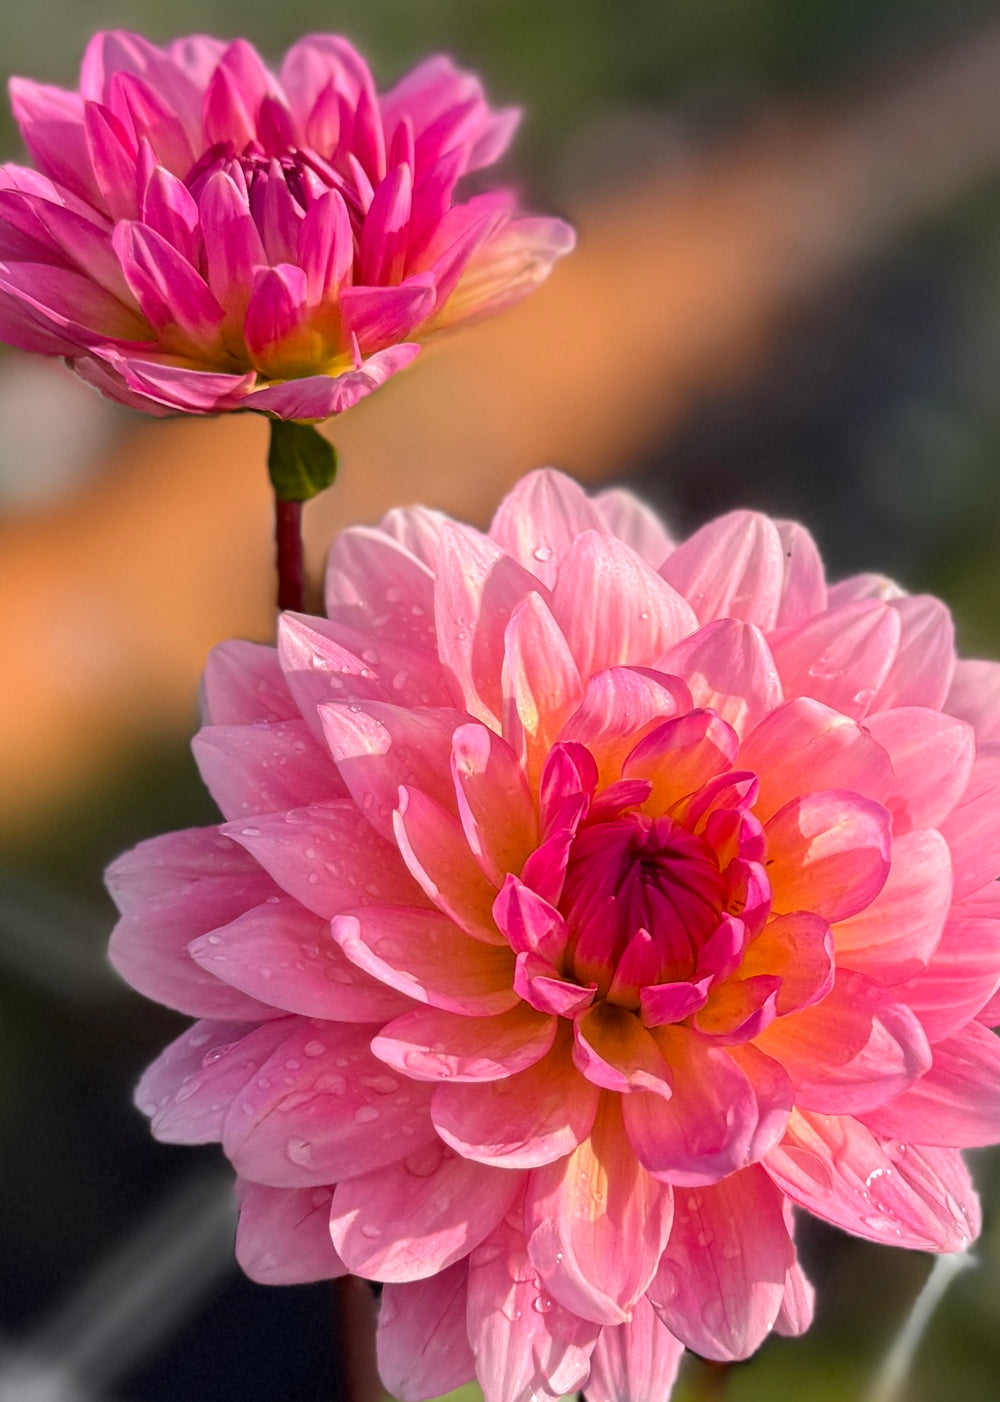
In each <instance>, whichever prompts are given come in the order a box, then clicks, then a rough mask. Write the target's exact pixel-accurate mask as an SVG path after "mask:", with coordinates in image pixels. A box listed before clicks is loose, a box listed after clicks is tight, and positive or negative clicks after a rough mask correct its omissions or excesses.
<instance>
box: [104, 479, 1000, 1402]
mask: <svg viewBox="0 0 1000 1402" xmlns="http://www.w3.org/2000/svg"><path fill="white" fill-rule="evenodd" d="M327 610H328V618H326V619H320V618H310V617H304V616H299V615H294V614H286V615H284V617H283V618H282V620H281V625H280V630H279V640H278V646H277V650H274V649H271V648H268V647H263V646H257V645H253V644H250V643H239V642H236V643H228V644H225V645H223V646H222V647H220V648H219V649H218V650H217V651H216V652H215V654H214V655H213V657H212V659H211V662H210V664H209V668H208V673H207V677H206V684H205V704H206V710H207V724H206V725H205V728H204V729H203V730H202V731H201V732H200V734H199V735H198V737H197V739H196V741H195V750H196V754H197V757H198V762H199V764H200V766H201V771H202V774H203V775H204V777H205V780H206V782H207V784H208V786H209V788H210V789H211V791H212V793H213V795H214V796H215V799H216V801H217V802H218V804H219V806H220V808H221V809H222V811H223V813H224V814H225V815H226V819H227V821H226V822H225V823H224V824H223V825H222V826H220V827H217V828H216V827H213V828H208V829H195V830H192V831H188V832H181V833H175V834H173V835H171V836H167V837H162V838H158V839H154V840H153V841H151V842H147V843H144V844H143V845H141V846H140V847H138V848H137V849H136V850H135V851H134V852H132V853H130V854H128V855H127V856H125V857H123V858H121V859H120V860H119V861H118V862H117V863H116V864H115V865H114V866H113V867H112V869H111V873H110V885H111V889H112V891H113V892H114V894H115V897H116V899H117V901H118V902H119V905H120V907H121V910H122V919H121V922H120V924H119V925H118V928H117V930H116V932H115V934H114V937H113V941H112V958H113V960H114V963H115V964H116V966H117V967H118V969H119V970H120V971H121V972H122V974H123V975H124V976H125V977H126V978H127V979H128V980H129V981H130V982H131V983H132V984H133V985H134V986H135V987H136V988H138V989H140V990H141V991H142V992H144V993H146V994H147V995H149V996H151V997H153V998H157V999H159V1000H161V1001H163V1002H165V1003H168V1004H170V1005H171V1006H173V1007H175V1008H179V1009H181V1010H182V1011H184V1012H187V1013H190V1014H194V1015H196V1016H197V1017H199V1018H200V1019H201V1020H200V1021H199V1022H198V1023H197V1024H196V1025H195V1026H194V1027H193V1028H192V1029H191V1030H190V1031H188V1032H186V1033H185V1034H184V1035H183V1036H182V1037H181V1038H180V1039H179V1040H178V1041H177V1042H175V1043H174V1044H173V1045H172V1046H171V1047H170V1048H169V1049H168V1050H167V1051H166V1052H165V1053H164V1054H163V1055H162V1056H161V1057H160V1059H159V1060H158V1061H157V1062H156V1063H155V1064H154V1065H153V1066H152V1067H151V1068H150V1070H149V1071H148V1072H147V1073H146V1075H145V1078H144V1079H143V1081H142V1084H141V1087H140V1091H139V1104H140V1105H141V1107H142V1109H143V1110H144V1111H146V1112H147V1113H148V1114H149V1115H150V1116H152V1120H153V1129H154V1132H155V1134H157V1135H158V1136H159V1137H160V1138H161V1139H164V1140H168V1141H179V1142H184V1143H198V1142H202V1141H206V1140H221V1141H222V1144H223V1147H224V1149H225V1152H226V1154H227V1155H228V1157H229V1159H230V1160H231V1162H232V1163H233V1165H234V1167H235V1169H236V1171H237V1173H238V1174H239V1178H240V1196H241V1203H242V1216H241V1220H240V1227H239V1236H238V1239H237V1252H238V1255H239V1258H240V1260H241V1261H242V1263H243V1265H244V1268H245V1269H246V1270H247V1271H248V1272H249V1273H250V1274H251V1275H252V1276H254V1277H255V1278H256V1279H258V1280H262V1281H274V1282H282V1281H305V1280H312V1279H316V1278H319V1277H323V1276H335V1275H337V1274H338V1273H341V1272H344V1271H352V1272H355V1273H357V1274H359V1275H362V1276H367V1277H369V1278H370V1279H372V1280H378V1281H382V1282H384V1283H385V1288H384V1290H383V1292H382V1307H381V1319H380V1325H379V1345H378V1346H379V1357H380V1360H381V1368H382V1374H383V1378H384V1380H385V1383H386V1385H387V1387H389V1389H390V1390H392V1391H393V1392H395V1393H397V1394H398V1395H399V1396H400V1397H402V1398H404V1399H418V1398H426V1397H432V1396H435V1395H436V1394H439V1393H443V1392H445V1391H447V1390H448V1389H449V1388H452V1387H454V1386H456V1385H457V1384H460V1383H462V1382H464V1381H465V1380H467V1379H468V1378H470V1377H471V1376H472V1375H473V1373H474V1372H475V1374H476V1376H478V1378H479V1380H480V1382H481V1383H482V1385H483V1388H484V1390H485V1393H486V1397H487V1399H488V1402H527V1399H529V1398H536V1399H538V1398H542V1399H544V1398H547V1397H550V1396H551V1397H555V1396H558V1395H559V1394H561V1393H565V1392H569V1391H572V1390H574V1389H576V1388H585V1389H586V1395H587V1398H588V1402H661V1400H662V1399H663V1398H664V1396H665V1395H666V1392H667V1390H668V1389H669V1382H670V1379H671V1378H672V1377H673V1375H674V1373H675V1371H676V1368H677V1364H678V1361H679V1357H680V1354H681V1352H682V1348H683V1347H684V1346H687V1347H688V1348H691V1349H693V1350H695V1351H696V1352H697V1353H699V1354H701V1355H703V1356H704V1357H707V1358H711V1359H720V1360H723V1359H735V1358H742V1357H744V1356H746V1355H747V1354H749V1353H751V1352H752V1351H753V1350H754V1349H755V1348H756V1347H757V1346H758V1345H759V1344H760V1342H761V1340H762V1339H763V1338H764V1337H765V1336H766V1335H767V1333H768V1332H769V1331H770V1330H771V1329H777V1330H779V1331H781V1332H784V1333H797V1332H799V1331H801V1330H803V1329H804V1328H805V1327H806V1326H807V1324H808V1322H809V1318H810V1314H811V1308H812V1292H811V1289H810V1286H809V1285H808V1283H807V1281H806V1280H805V1278H804V1277H803V1274H802V1272H801V1270H800V1268H799V1266H798V1265H797V1263H796V1254H795V1245H794V1240H793V1227H794V1211H795V1209H796V1208H804V1209H806V1210H807V1211H809V1212H811V1213H814V1214H815V1215H816V1216H818V1217H821V1218H823V1219H824V1220H825V1221H827V1222H832V1223H834V1224H836V1225H837V1226H840V1227H843V1228H844V1229H846V1230H847V1231H849V1232H854V1233H856V1234H857V1235H859V1236H863V1237H867V1238H869V1239H871V1240H874V1241H881V1242H887V1243H890V1244H892V1245H896V1246H909V1247H917V1248H921V1249H924V1250H931V1251H955V1250H958V1249H960V1248H962V1247H964V1246H965V1245H966V1244H967V1243H968V1242H969V1241H970V1240H971V1239H972V1238H973V1237H974V1236H975V1235H976V1233H977V1232H978V1230H979V1207H978V1203H977V1199H976V1195H975V1192H974V1190H973V1188H972V1185H971V1183H970V1180H969V1176H968V1173H967V1171H966V1168H965V1165H964V1163H963V1160H962V1156H961V1152H960V1150H961V1149H962V1148H963V1147H965V1146H968V1145H977V1144H987V1143H991V1142H994V1141H996V1140H998V1139H1000V1049H998V1043H997V1041H996V1039H995V1037H994V1035H993V1033H992V1032H991V1031H990V1030H989V1028H990V1025H991V1023H992V1022H993V1021H994V1020H997V1019H998V1018H1000V1012H998V1008H997V1003H996V1001H994V994H995V992H996V990H997V987H998V984H1000V886H998V884H997V881H996V877H997V875H998V873H1000V743H998V742H1000V666H998V665H997V664H993V663H986V662H957V663H956V660H955V652H954V645H953V636H952V624H951V620H950V617H949V615H948V612H947V610H946V609H945V607H944V606H943V605H942V604H941V603H939V602H938V601H937V600H936V599H933V598H929V597H926V596H915V597H911V596H908V595H905V594H902V593H901V592H900V591H899V590H898V589H896V588H894V587H893V586H892V585H890V584H888V582H887V581H885V580H883V579H880V578H876V577H874V576H861V577H858V578H854V579H850V580H848V581H846V582H845V583H843V584H840V585H836V586H834V587H832V588H828V586H827V584H826V582H825V579H824V575H823V569H822V566H821V563H820V560H819V557H818V555H817V552H816V548H815V546H814V544H813V542H812V540H811V539H810V537H809V536H808V534H807V533H806V532H805V531H804V530H803V529H802V528H801V527H800V526H796V525H790V524H788V523H786V522H774V521H771V520H769V519H768V518H766V517H763V516H758V515H754V514H752V513H750V512H736V513H734V514H732V515H729V516H725V517H723V518H722V519H720V520H718V521H714V522H712V523H711V524H710V525H708V526H705V527H704V528H703V529H702V530H700V531H698V532H697V533H696V534H695V535H693V536H692V537H691V538H690V539H689V540H687V541H685V542H684V543H683V544H681V545H678V546H676V547H675V546H673V545H672V544H671V542H670V540H669V539H668V537H667V536H666V534H665V533H664V531H663V530H662V528H661V527H660V526H659V524H658V523H657V522H656V520H655V519H654V518H653V517H652V516H650V515H649V513H648V512H647V511H646V510H645V509H644V508H643V507H641V506H640V505H639V504H638V503H637V502H636V501H634V500H633V499H632V498H631V497H629V496H627V495H625V494H623V493H621V492H618V491H610V492H604V493H602V494H600V495H599V496H597V497H596V498H594V499H592V500H590V499H588V498H587V497H586V496H585V495H584V494H583V492H582V491H581V490H580V489H579V488H578V487H576V486H575V485H574V484H573V483H572V482H570V481H569V480H567V479H566V478H564V477H561V476H559V475H557V474H555V473H550V472H544V473H538V474H535V475H533V476H530V477H528V478H526V479H525V480H524V481H523V482H521V484H520V485H519V486H518V487H517V488H516V489H515V491H514V492H513V493H512V494H511V495H510V496H509V497H508V498H507V499H506V501H505V502H504V503H503V504H502V506H501V507H500V509H499V511H498V512H497V515H496V517H495V518H494V521H493V524H492V526H491V528H490V530H489V532H488V533H487V534H485V535H484V534H481V533H480V532H479V531H476V530H473V529H471V528H470V527H468V526H464V525H459V524H457V523H456V522H454V521H451V520H448V519H446V518H445V517H443V516H440V515H437V514H435V513H433V512H429V511H423V510H419V509H415V510H409V511H393V512H391V513H390V514H389V515H388V516H387V517H386V518H385V519H384V520H383V521H382V523H381V525H380V526H379V527H377V528H376V529H371V530H369V529H361V528H359V529H352V530H348V531H345V532H344V534H343V535H341V536H340V537H339V539H338V540H337V542H336V543H335V545H334V547H333V551H332V554H331V558H330V565H329V573H328V576H327Z"/></svg>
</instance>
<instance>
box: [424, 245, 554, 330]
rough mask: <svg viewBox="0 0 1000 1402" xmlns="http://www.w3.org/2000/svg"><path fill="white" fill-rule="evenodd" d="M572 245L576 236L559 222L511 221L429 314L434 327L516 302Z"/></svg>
mask: <svg viewBox="0 0 1000 1402" xmlns="http://www.w3.org/2000/svg"><path fill="white" fill-rule="evenodd" d="M575 244H576V235H575V234H574V232H573V230H572V229H571V228H570V226H569V225H568V224H564V223H563V221H562V220H561V219H514V220H512V221H511V222H510V223H509V224H507V225H506V226H505V227H504V228H503V229H501V230H500V232H499V233H498V234H496V235H495V236H494V237H493V238H491V239H489V240H488V241H487V242H486V243H485V244H484V245H483V246H482V248H480V249H479V250H478V252H477V253H476V254H475V256H474V257H473V258H472V260H471V261H470V263H469V265H468V267H467V268H466V270H465V272H464V273H463V274H462V276H461V278H459V281H458V284H457V286H456V287H455V290H454V291H453V292H452V294H451V296H450V297H449V298H448V300H447V302H445V304H444V306H443V307H441V308H439V310H438V311H437V312H436V313H435V315H434V322H433V324H434V326H435V327H437V328H444V327H445V326H453V325H454V324H455V323H456V322H459V321H465V320H466V319H468V318H469V317H473V316H485V315H486V314H487V313H488V312H495V311H499V310H500V309H501V308H502V307H509V306H512V305H513V304H514V303H515V302H519V301H521V299H522V298H523V297H527V296H528V295H529V293H531V292H533V291H534V290H535V288H536V287H539V286H540V285H541V284H542V283H543V282H544V281H545V279H546V278H547V277H548V275H549V273H550V272H551V271H552V268H553V265H554V264H555V262H556V260H557V259H559V258H562V257H564V256H565V255H566V254H567V253H570V252H571V251H572V249H573V248H574V246H575Z"/></svg>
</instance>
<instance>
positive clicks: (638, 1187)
mask: <svg viewBox="0 0 1000 1402" xmlns="http://www.w3.org/2000/svg"><path fill="white" fill-rule="evenodd" d="M672 1218H673V1193H672V1191H671V1189H670V1188H669V1187H668V1186H667V1185H666V1184H664V1183H659V1182H657V1180H656V1179H655V1178H652V1177H650V1175H649V1174H648V1173H647V1172H646V1170H645V1169H644V1168H642V1167H641V1166H640V1165H639V1164H638V1163H637V1162H636V1159H635V1155H634V1154H633V1152H632V1148H631V1145H630V1144H629V1142H628V1139H627V1138H626V1136H625V1132H624V1129H623V1127H622V1122H621V1113H620V1111H619V1109H618V1104H617V1102H616V1100H615V1099H613V1098H612V1097H609V1096H605V1097H604V1099H603V1101H602V1103H601V1109H600V1111H599V1113H598V1116H597V1119H596V1121H595V1123H594V1127H593V1129H592V1130H591V1132H590V1134H589V1135H588V1137H587V1138H586V1139H584V1140H582V1141H581V1143H580V1144H578V1145H577V1147H576V1148H575V1149H574V1150H573V1152H572V1153H571V1154H569V1155H568V1156H567V1157H566V1158H565V1159H561V1160H559V1161H558V1162H556V1163H551V1164H548V1165H546V1166H545V1167H543V1168H536V1169H534V1170H533V1172H532V1173H531V1176H530V1177H529V1179H528V1189H527V1194H526V1196H525V1203H524V1231H525V1236H526V1238H527V1242H528V1254H529V1256H530V1257H531V1260H532V1264H533V1265H534V1266H535V1269H536V1270H537V1271H538V1273H539V1275H540V1276H541V1277H542V1281H543V1284H544V1288H545V1290H546V1291H547V1292H548V1293H549V1294H551V1295H552V1296H553V1297H554V1299H556V1300H558V1302H559V1303H560V1304H561V1305H565V1307H566V1308H567V1309H569V1310H572V1311H573V1313H574V1314H577V1315H579V1316H580V1317H581V1318H583V1319H590V1320H593V1321H594V1322H595V1323H597V1324H608V1325H615V1324H624V1323H626V1322H627V1320H628V1318H629V1313H630V1311H631V1309H632V1307H633V1305H634V1304H635V1303H636V1301H637V1300H638V1299H639V1298H640V1297H641V1296H642V1294H643V1292H644V1291H645V1290H646V1287H647V1286H648V1285H649V1283H650V1281H651V1280H652V1279H653V1276H654V1274H655V1272H656V1267H657V1263H658V1261H659V1259H660V1255H661V1253H662V1251H663V1249H664V1247H665V1246H666V1244H667V1238H668V1237H669V1235H670V1224H671V1220H672Z"/></svg>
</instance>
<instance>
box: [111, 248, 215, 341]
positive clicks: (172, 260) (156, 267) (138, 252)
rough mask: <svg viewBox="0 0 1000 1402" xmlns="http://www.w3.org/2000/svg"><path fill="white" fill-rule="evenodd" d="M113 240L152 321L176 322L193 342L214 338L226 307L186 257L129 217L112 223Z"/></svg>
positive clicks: (158, 325) (159, 324) (159, 326)
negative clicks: (114, 223)
mask: <svg viewBox="0 0 1000 1402" xmlns="http://www.w3.org/2000/svg"><path fill="white" fill-rule="evenodd" d="M112 244H113V246H114V250H115V252H116V253H117V255H118V258H119V261H120V262H121V265H122V271H123V272H124V274H125V279H126V281H127V282H128V285H129V287H130V288H131V289H132V292H133V294H134V295H135V298H136V300H137V301H138V303H139V305H140V306H141V307H142V311H143V315H144V316H145V317H146V320H147V321H148V322H149V323H150V325H151V326H153V327H154V328H155V329H156V330H157V331H159V332H162V331H165V330H168V329H172V328H176V329H177V330H178V331H179V332H180V334H181V336H182V337H184V338H186V339H189V340H190V341H191V343H193V344H195V345H198V346H202V345H206V344H211V343H213V342H214V340H215V337H216V333H217V332H218V329H219V327H220V326H221V325H222V321H223V317H224V316H225V313H224V311H223V309H222V307H221V306H220V305H219V303H218V302H217V301H216V299H215V297H214V296H213V295H212V293H211V292H210V291H209V289H208V286H207V284H206V283H205V281H204V279H203V278H202V277H200V275H199V274H198V273H197V272H195V270H194V268H193V267H192V266H191V264H190V263H189V262H188V261H187V259H186V258H184V257H182V256H181V254H180V253H178V252H177V251H176V249H174V248H171V246H170V244H169V243H167V241H166V239H164V238H163V237H162V236H161V235H160V234H157V233H156V232H155V231H154V230H153V229H149V228H147V227H146V226H145V225H144V224H136V223H133V222H130V221H128V220H124V221H122V222H121V223H119V224H117V225H116V226H115V231H114V233H113V234H112Z"/></svg>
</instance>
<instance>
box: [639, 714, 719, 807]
mask: <svg viewBox="0 0 1000 1402" xmlns="http://www.w3.org/2000/svg"><path fill="white" fill-rule="evenodd" d="M739 747H740V742H739V739H738V737H737V735H736V732H735V730H733V728H732V726H730V725H727V724H726V722H725V721H724V720H722V719H721V718H720V717H719V716H718V715H716V714H715V712H714V711H703V710H697V711H689V712H688V714H687V715H685V716H677V717H676V718H675V719H673V720H668V721H665V722H664V723H663V724H662V725H659V726H657V727H656V729H655V730H651V731H649V732H648V734H647V735H646V736H645V738H644V739H642V740H640V741H639V743H638V745H636V747H635V749H634V750H632V752H631V753H630V754H629V755H628V757H627V758H626V760H625V763H624V765H623V767H622V775H623V777H625V778H628V779H649V780H650V781H651V782H652V785H653V788H652V791H651V793H650V795H649V800H648V802H649V807H648V809H647V811H648V812H652V813H667V812H669V811H670V809H671V808H673V806H674V804H676V803H678V802H679V801H680V800H681V799H682V798H686V797H687V796H688V795H689V794H691V793H693V792H694V791H695V790H696V789H700V788H702V787H703V786H704V785H705V784H707V783H708V782H709V780H710V779H714V778H715V776H716V775H717V774H721V773H722V772H723V770H726V769H729V768H730V767H731V766H732V763H733V761H734V760H735V758H736V755H737V753H738V752H739Z"/></svg>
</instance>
